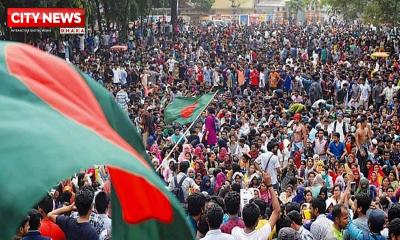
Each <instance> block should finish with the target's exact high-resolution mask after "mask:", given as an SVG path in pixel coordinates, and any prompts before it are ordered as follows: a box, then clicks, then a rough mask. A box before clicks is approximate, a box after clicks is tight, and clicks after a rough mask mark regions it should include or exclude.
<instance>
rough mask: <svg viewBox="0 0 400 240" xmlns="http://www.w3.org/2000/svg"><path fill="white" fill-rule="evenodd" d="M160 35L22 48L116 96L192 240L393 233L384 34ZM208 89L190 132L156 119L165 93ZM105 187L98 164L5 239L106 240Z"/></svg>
mask: <svg viewBox="0 0 400 240" xmlns="http://www.w3.org/2000/svg"><path fill="white" fill-rule="evenodd" d="M162 26H163V24H160V23H155V24H149V25H146V26H145V27H139V28H136V29H135V30H132V31H130V32H129V38H128V43H127V50H123V49H122V50H121V48H111V47H112V46H114V45H118V44H120V41H119V36H118V32H117V31H115V32H104V33H96V32H94V33H89V34H88V36H86V37H84V36H80V37H79V36H77V37H70V38H68V39H67V38H65V39H58V40H57V41H55V40H52V39H44V40H41V41H39V42H35V43H32V44H34V45H35V46H37V47H39V48H41V49H43V50H44V51H48V52H50V53H53V54H56V55H58V56H60V57H62V58H65V59H66V61H68V62H70V63H71V64H74V65H76V66H77V67H78V68H80V69H81V70H82V71H83V72H85V73H86V74H88V75H89V76H91V77H92V78H94V79H95V80H96V81H98V82H99V83H100V84H102V85H103V86H104V87H105V88H107V89H108V90H109V92H110V94H112V95H113V96H114V97H115V100H116V102H117V103H118V105H119V106H121V108H122V109H124V110H125V111H126V112H127V114H128V115H129V117H130V118H131V120H132V122H133V124H135V125H136V127H137V130H138V132H139V133H140V134H141V136H142V138H143V144H144V145H145V147H146V149H147V150H148V153H149V155H150V156H151V159H152V164H153V166H154V170H155V171H156V173H157V174H158V175H159V176H160V178H161V179H162V180H163V181H165V184H166V186H167V187H168V188H169V189H170V190H171V192H172V193H173V194H175V195H176V196H177V199H178V200H179V201H180V202H181V203H182V206H183V207H184V208H185V209H186V211H187V214H188V222H189V225H190V226H191V228H192V229H193V233H194V234H195V237H196V239H207V240H208V239H235V240H239V239H241V240H242V239H243V240H244V239H249V240H253V239H254V240H264V239H288V240H290V239H301V240H309V239H315V240H323V239H357V240H358V239H375V240H380V239H391V240H394V239H399V238H400V204H399V198H400V188H399V173H398V172H399V169H400V138H399V133H400V122H399V119H398V116H399V113H400V106H399V99H400V98H399V96H400V92H399V91H398V90H399V86H400V81H399V73H400V66H399V57H400V55H399V53H400V52H399V39H400V34H399V33H398V31H397V30H396V29H395V28H388V27H379V28H376V27H371V26H364V25H355V24H345V23H332V24H326V25H323V24H308V25H304V26H296V25H279V24H272V23H271V24H260V25H257V26H239V25H236V24H230V25H227V26H214V25H212V24H210V25H191V24H188V23H183V22H181V23H180V25H179V27H178V28H176V29H174V34H175V37H174V38H172V37H171V33H170V32H168V31H167V32H166V31H165V30H166V28H163V27H162ZM169 31H171V30H169ZM118 49H120V50H118ZM375 52H379V53H380V54H375V55H377V57H373V55H372V54H373V53H375ZM386 52H387V54H386ZM216 91H218V93H217V94H216V96H215V98H214V99H213V101H211V103H210V105H209V106H208V107H207V110H206V112H204V113H203V114H202V115H201V116H200V117H199V118H198V120H197V121H196V122H195V124H193V126H192V127H191V128H190V129H188V127H189V125H190V124H186V125H181V124H179V123H172V124H166V123H165V122H164V120H163V114H164V109H165V107H166V106H167V105H168V104H169V103H170V102H171V101H173V100H174V99H175V98H176V97H177V96H186V97H193V96H200V95H202V94H205V93H211V92H216ZM175 145H177V147H175V148H174V146H175ZM171 150H173V151H172V152H171ZM109 190H110V188H109V181H108V180H107V170H106V169H104V167H102V166H97V167H95V168H90V169H88V170H86V171H83V172H81V173H79V174H77V175H76V177H75V178H72V179H67V180H64V181H62V182H61V183H60V184H59V185H58V186H57V187H56V188H54V189H53V191H51V192H50V194H49V195H48V196H46V197H44V199H43V200H42V201H40V202H39V203H38V204H37V206H35V209H33V210H32V211H30V212H29V214H28V216H27V217H26V218H25V219H24V220H23V221H22V222H21V225H20V228H19V229H18V233H17V236H16V238H17V239H21V238H22V239H24V240H25V239H39V238H37V237H38V236H42V237H43V239H48V238H52V239H55V240H61V239H68V240H70V239H111V219H110V216H109V214H108V213H109V211H108V209H109V206H110V202H109ZM248 196H250V197H248ZM93 203H94V207H93V206H92V205H93ZM71 211H77V212H75V213H72V214H71V215H68V216H67V215H65V213H69V212H71ZM41 239H42V238H41Z"/></svg>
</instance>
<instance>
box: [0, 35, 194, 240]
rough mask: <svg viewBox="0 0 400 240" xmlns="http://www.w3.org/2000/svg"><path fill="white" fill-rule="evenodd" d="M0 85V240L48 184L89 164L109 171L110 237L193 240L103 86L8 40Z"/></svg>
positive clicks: (1, 51)
mask: <svg viewBox="0 0 400 240" xmlns="http://www.w3.org/2000/svg"><path fill="white" fill-rule="evenodd" d="M0 79H1V84H2V85H1V88H0V102H1V104H0V114H1V117H0V138H2V139H3V141H2V144H1V145H0V153H1V154H0V164H1V173H0V189H2V192H3V193H4V194H2V195H1V196H0V209H1V210H0V212H1V215H2V216H4V217H2V218H0V226H1V227H0V236H1V239H11V237H12V236H13V235H14V233H15V231H16V229H17V226H18V224H19V223H20V221H21V220H22V218H23V217H24V216H26V214H27V212H28V211H29V210H30V209H31V208H32V207H33V206H34V204H35V203H36V202H37V201H38V200H39V199H40V198H41V197H42V196H44V194H45V193H46V192H47V191H48V190H49V189H50V188H51V186H53V185H54V184H56V183H57V182H59V181H60V180H63V179H65V178H67V177H69V176H71V175H72V174H73V173H75V172H77V171H79V170H80V169H85V168H89V167H91V166H93V165H95V164H101V165H106V166H107V167H108V170H109V173H110V179H111V185H112V189H113V192H112V198H113V200H114V202H113V203H112V212H113V215H114V217H115V218H114V219H113V239H121V240H124V239H145V240H146V239H153V240H158V239H160V240H161V239H167V240H168V239H171V240H176V239H193V236H192V232H191V230H190V227H189V225H188V223H187V221H186V216H185V214H184V211H183V210H182V208H181V206H180V204H179V203H178V201H177V199H176V198H175V197H174V196H173V195H172V194H171V193H170V192H169V191H168V190H167V189H166V188H165V184H164V183H163V182H162V181H161V179H160V178H159V177H158V176H157V174H155V172H154V171H153V169H152V167H151V165H150V164H149V163H148V157H147V156H146V152H145V149H144V146H143V144H142V140H141V138H140V137H139V135H138V133H137V132H136V129H135V127H134V125H133V124H132V123H131V121H130V120H129V117H128V116H127V114H126V113H125V112H124V111H123V110H122V109H120V108H119V107H118V105H117V104H116V102H115V101H114V99H113V98H112V96H110V94H109V92H107V91H106V90H105V89H104V88H103V87H101V86H100V85H99V84H97V83H96V82H95V81H94V80H92V79H90V78H89V77H88V76H87V75H84V74H82V73H81V72H79V71H77V70H75V69H74V68H73V67H72V66H71V65H69V64H68V63H66V62H65V61H63V60H62V59H59V58H57V57H55V56H52V55H49V54H46V53H44V52H42V51H40V50H38V49H36V48H34V47H31V46H29V45H23V44H17V43H11V42H0ZM117 218H118V219H117ZM139 236H140V237H139Z"/></svg>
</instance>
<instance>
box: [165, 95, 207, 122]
mask: <svg viewBox="0 0 400 240" xmlns="http://www.w3.org/2000/svg"><path fill="white" fill-rule="evenodd" d="M214 96H215V93H209V94H205V95H203V96H200V97H195V98H189V97H176V98H175V99H174V101H172V102H171V103H170V104H169V105H168V106H167V107H166V108H165V112H164V122H165V123H166V124H169V123H172V122H178V123H180V124H186V123H190V122H193V121H194V120H195V119H196V118H197V117H198V116H199V115H200V114H201V113H202V112H203V111H204V109H205V108H206V107H207V106H208V104H209V103H210V102H211V100H212V99H213V98H214Z"/></svg>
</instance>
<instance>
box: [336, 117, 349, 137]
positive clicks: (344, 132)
mask: <svg viewBox="0 0 400 240" xmlns="http://www.w3.org/2000/svg"><path fill="white" fill-rule="evenodd" d="M336 124H337V121H335V122H334V123H333V131H335V132H336ZM342 128H343V134H344V135H345V136H346V135H347V131H346V122H343V125H342Z"/></svg>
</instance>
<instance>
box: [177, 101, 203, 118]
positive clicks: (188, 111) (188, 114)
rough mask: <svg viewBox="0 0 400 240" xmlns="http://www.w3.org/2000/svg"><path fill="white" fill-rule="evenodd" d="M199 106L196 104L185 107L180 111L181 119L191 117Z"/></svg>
mask: <svg viewBox="0 0 400 240" xmlns="http://www.w3.org/2000/svg"><path fill="white" fill-rule="evenodd" d="M198 105H199V104H198V103H197V102H195V103H193V104H191V105H189V106H187V107H185V108H184V109H182V110H181V117H183V118H190V117H191V116H192V115H193V112H194V110H196V108H197V106H198Z"/></svg>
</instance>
